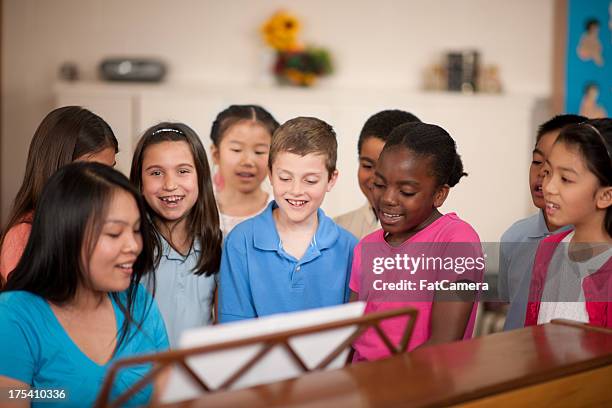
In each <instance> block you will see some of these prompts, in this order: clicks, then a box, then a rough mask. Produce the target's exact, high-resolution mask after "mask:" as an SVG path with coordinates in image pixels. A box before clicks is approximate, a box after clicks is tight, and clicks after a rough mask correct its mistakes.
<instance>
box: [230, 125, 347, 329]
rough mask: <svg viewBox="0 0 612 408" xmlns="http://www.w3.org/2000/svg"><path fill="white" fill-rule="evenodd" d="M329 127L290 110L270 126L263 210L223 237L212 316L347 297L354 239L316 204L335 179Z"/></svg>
mask: <svg viewBox="0 0 612 408" xmlns="http://www.w3.org/2000/svg"><path fill="white" fill-rule="evenodd" d="M336 152H337V142H336V134H335V132H334V130H333V129H332V127H331V126H330V125H328V124H327V123H325V122H323V121H322V120H319V119H316V118H306V117H298V118H295V119H291V120H289V121H288V122H286V123H284V124H283V125H282V126H281V127H280V128H278V130H277V131H276V132H275V133H274V136H273V138H272V145H271V147H270V154H269V159H268V167H269V170H270V181H271V183H272V190H273V193H274V201H272V202H271V203H270V204H269V205H268V207H267V208H266V210H265V211H264V212H263V213H261V214H260V215H258V216H256V217H253V218H251V219H249V220H247V221H244V222H243V223H241V224H239V225H237V226H236V227H235V228H234V230H232V232H231V233H230V234H229V235H228V236H227V238H226V240H225V243H224V248H223V255H222V259H221V269H220V272H219V279H220V282H219V321H220V322H222V323H225V322H231V321H236V320H242V319H249V318H253V317H259V316H266V315H271V314H275V313H284V312H293V311H298V310H305V309H312V308H317V307H324V306H332V305H337V304H341V303H345V302H347V301H348V297H349V287H348V283H349V278H350V269H351V263H352V260H353V248H354V246H355V244H356V243H357V240H356V239H355V237H353V235H352V234H351V233H349V232H348V231H346V230H344V229H343V228H341V227H339V226H338V225H336V224H335V223H334V222H333V221H332V220H331V218H329V217H328V216H326V215H325V213H324V212H323V210H321V209H320V208H319V207H320V206H321V203H322V202H323V199H324V197H325V193H327V192H329V191H330V190H331V189H332V187H333V186H334V184H335V183H336V179H337V178H338V171H337V170H336Z"/></svg>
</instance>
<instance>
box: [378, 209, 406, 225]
mask: <svg viewBox="0 0 612 408" xmlns="http://www.w3.org/2000/svg"><path fill="white" fill-rule="evenodd" d="M403 216H404V215H403V214H394V213H389V212H386V211H382V210H381V211H379V212H378V218H380V220H381V222H383V223H385V224H394V223H396V222H398V221H399V220H400V219H401V218H402V217H403Z"/></svg>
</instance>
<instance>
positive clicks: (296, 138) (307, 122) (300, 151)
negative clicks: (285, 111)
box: [268, 116, 338, 179]
mask: <svg viewBox="0 0 612 408" xmlns="http://www.w3.org/2000/svg"><path fill="white" fill-rule="evenodd" d="M283 152H288V153H293V154H297V155H300V156H306V155H307V154H311V153H314V154H320V155H322V156H324V157H325V167H326V168H327V172H328V177H329V178H330V179H331V177H332V175H333V174H334V172H335V171H336V158H337V152H338V142H337V141H336V132H334V129H333V128H332V127H331V125H329V124H328V123H326V122H324V121H322V120H321V119H317V118H311V117H302V116H300V117H297V118H294V119H290V120H288V121H287V122H285V123H283V124H282V125H281V126H280V127H279V128H278V129H276V131H275V132H274V135H273V136H272V145H271V146H270V154H269V156H268V167H269V169H270V171H272V163H274V159H275V158H276V156H277V155H278V154H279V153H283Z"/></svg>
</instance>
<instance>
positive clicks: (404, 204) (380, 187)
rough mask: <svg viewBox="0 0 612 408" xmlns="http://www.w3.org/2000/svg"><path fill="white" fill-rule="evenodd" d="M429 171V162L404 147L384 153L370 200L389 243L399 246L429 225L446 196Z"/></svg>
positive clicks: (427, 158)
mask: <svg viewBox="0 0 612 408" xmlns="http://www.w3.org/2000/svg"><path fill="white" fill-rule="evenodd" d="M448 190H449V187H448V186H447V185H443V186H439V185H438V182H437V180H436V178H435V176H434V175H433V173H432V171H431V158H430V157H423V156H418V155H416V154H414V152H412V151H411V150H409V149H407V148H405V147H401V146H398V147H394V148H392V149H390V150H387V151H384V152H383V153H382V154H381V156H380V159H379V160H378V163H377V166H376V172H375V175H374V182H373V187H372V197H373V201H374V207H375V209H376V211H377V214H378V218H379V219H380V223H381V226H382V227H383V229H384V230H385V232H387V233H388V234H389V236H388V239H389V241H390V242H394V243H396V242H397V243H399V242H403V241H405V240H406V239H408V238H409V237H410V236H412V235H413V234H414V232H416V231H418V230H420V229H422V228H424V227H426V226H427V225H429V224H430V223H431V222H432V221H433V219H432V216H433V214H434V212H435V209H436V208H437V207H439V206H441V205H442V204H443V203H444V200H445V199H446V196H447V195H448Z"/></svg>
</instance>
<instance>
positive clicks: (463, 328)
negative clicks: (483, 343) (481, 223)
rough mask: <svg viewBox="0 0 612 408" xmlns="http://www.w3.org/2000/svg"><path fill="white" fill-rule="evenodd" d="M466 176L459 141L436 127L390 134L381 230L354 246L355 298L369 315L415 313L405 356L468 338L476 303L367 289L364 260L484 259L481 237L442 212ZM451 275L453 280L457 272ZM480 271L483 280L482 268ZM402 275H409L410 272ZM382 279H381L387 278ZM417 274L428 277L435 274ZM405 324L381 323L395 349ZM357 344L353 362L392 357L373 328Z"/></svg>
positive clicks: (377, 187)
mask: <svg viewBox="0 0 612 408" xmlns="http://www.w3.org/2000/svg"><path fill="white" fill-rule="evenodd" d="M465 175H466V174H465V173H464V172H463V164H462V162H461V158H460V157H459V155H458V154H457V151H456V146H455V141H454V140H453V139H452V138H451V137H450V135H449V134H448V133H447V132H446V131H445V130H444V129H442V128H440V127H438V126H435V125H429V124H426V123H418V122H413V123H405V124H403V125H400V126H398V127H396V128H395V129H393V131H392V132H391V134H390V136H389V140H388V141H387V143H386V144H385V147H384V148H383V151H382V153H381V155H380V158H379V160H378V162H377V164H376V171H375V173H374V179H373V187H372V198H373V203H374V208H376V211H377V212H378V218H379V219H380V223H381V226H382V229H380V230H377V231H375V232H373V233H372V234H370V235H367V236H366V237H364V238H363V239H362V240H361V241H360V242H359V244H357V246H356V247H355V250H354V258H353V267H352V271H351V281H350V288H351V291H352V292H353V293H352V294H351V298H352V299H357V298H358V299H359V300H365V301H367V302H368V304H367V306H366V313H369V312H374V311H381V310H387V309H391V308H398V307H403V306H411V307H414V308H416V309H418V313H419V314H418V316H417V320H416V323H415V326H414V331H413V335H412V338H411V340H410V342H409V343H408V350H413V349H414V348H416V347H418V346H421V345H424V344H435V343H443V342H451V341H454V340H460V339H463V338H470V337H471V335H472V330H473V326H474V317H475V312H476V304H475V303H474V302H473V300H468V301H461V300H455V301H450V300H445V301H440V302H434V295H436V296H437V295H438V294H437V293H434V292H431V293H430V292H425V291H421V292H418V291H416V292H405V293H400V292H398V293H400V294H396V295H394V294H391V293H390V291H389V292H387V293H384V292H380V293H379V292H374V291H372V290H371V287H367V286H366V285H368V283H367V282H370V283H371V279H369V278H368V275H370V277H371V274H372V268H371V267H370V268H369V269H368V261H367V260H366V259H365V258H364V257H366V258H367V257H369V256H370V255H373V254H378V253H379V252H380V253H390V252H393V251H396V252H397V251H398V250H399V251H401V252H402V253H410V251H413V252H414V251H416V252H417V253H416V254H415V255H418V256H420V255H421V254H422V249H424V248H429V247H432V248H433V249H434V251H435V252H434V253H433V254H431V253H429V254H428V256H431V255H435V256H436V257H441V258H446V257H449V256H450V257H454V258H455V259H459V258H467V257H470V258H474V259H477V258H479V257H482V248H481V245H480V239H479V237H478V234H477V233H476V231H474V229H473V228H472V227H471V226H470V225H469V224H468V223H466V222H465V221H463V220H461V219H460V218H459V217H458V216H457V215H456V214H455V213H448V214H441V213H440V212H439V211H438V208H439V207H440V206H441V205H442V204H443V203H444V201H445V200H446V198H447V196H448V193H449V190H450V188H451V187H453V186H455V185H456V184H457V183H458V182H459V180H460V179H461V178H462V177H463V176H465ZM453 245H454V246H453ZM413 248H418V249H413ZM440 250H442V251H443V252H440ZM458 255H460V256H458ZM362 260H363V262H364V264H363V269H362ZM427 272H428V271H427ZM450 272H451V273H450V274H449V275H450V277H451V278H453V276H452V275H454V272H453V271H450ZM481 272H482V274H484V270H483V271H481ZM403 275H408V276H410V274H407V273H404V274H403ZM380 276H381V277H383V278H382V279H384V277H385V276H387V275H380ZM415 276H419V277H420V276H423V278H431V277H432V276H436V275H433V274H432V275H418V274H417V275H415ZM376 279H378V278H376ZM417 283H418V280H417ZM417 288H418V286H417ZM453 299H456V298H453ZM471 299H473V297H471ZM402 320H403V321H402ZM405 323H406V320H405V319H393V320H390V321H385V322H383V324H382V327H383V330H384V331H385V333H386V335H387V336H388V337H389V339H391V341H392V342H393V343H394V344H396V345H397V344H398V343H399V342H400V339H401V337H402V334H403V331H404V327H405ZM353 346H354V348H355V356H354V361H363V360H374V359H379V358H382V357H386V356H388V355H389V353H388V351H387V349H386V347H385V346H384V343H382V341H381V340H380V339H379V338H378V336H377V335H376V333H375V332H374V330H372V329H369V330H368V331H366V332H365V333H364V334H363V335H362V336H361V337H360V338H359V339H358V340H357V341H356V342H355V343H354V344H353Z"/></svg>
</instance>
